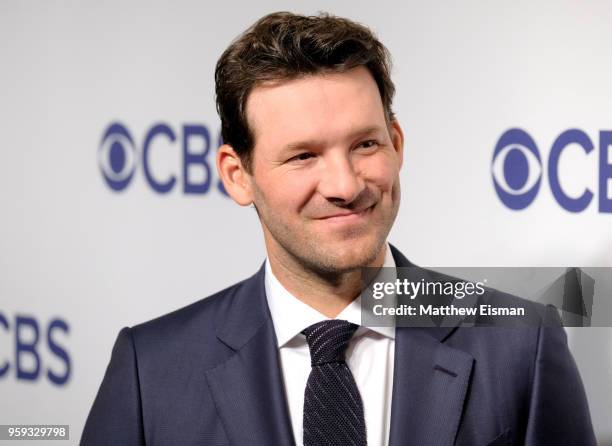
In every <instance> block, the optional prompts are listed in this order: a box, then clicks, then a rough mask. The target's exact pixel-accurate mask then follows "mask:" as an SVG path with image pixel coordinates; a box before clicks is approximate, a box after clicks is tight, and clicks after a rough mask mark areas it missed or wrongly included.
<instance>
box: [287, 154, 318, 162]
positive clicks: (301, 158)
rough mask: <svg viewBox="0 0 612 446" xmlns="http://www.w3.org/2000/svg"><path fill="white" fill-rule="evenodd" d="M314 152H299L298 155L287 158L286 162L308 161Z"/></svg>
mask: <svg viewBox="0 0 612 446" xmlns="http://www.w3.org/2000/svg"><path fill="white" fill-rule="evenodd" d="M314 156H315V155H314V153H311V152H304V153H300V154H299V155H296V156H294V157H292V158H289V159H288V160H287V162H294V161H308V160H309V159H310V158H312V157H314Z"/></svg>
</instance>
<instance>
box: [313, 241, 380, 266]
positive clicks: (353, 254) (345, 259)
mask: <svg viewBox="0 0 612 446" xmlns="http://www.w3.org/2000/svg"><path fill="white" fill-rule="evenodd" d="M381 246H382V245H381V244H380V243H375V242H374V241H371V240H368V241H355V240H346V241H343V242H340V243H332V244H330V245H329V248H328V249H326V250H325V251H326V252H325V253H321V254H322V255H321V256H320V259H321V260H323V259H325V260H323V261H322V262H321V263H322V264H325V265H326V266H327V267H328V268H326V269H330V270H336V271H348V270H351V269H356V268H362V267H365V266H367V265H368V264H370V263H371V262H373V261H374V259H376V256H377V255H378V253H379V252H380V249H381Z"/></svg>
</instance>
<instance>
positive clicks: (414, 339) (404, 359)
mask: <svg viewBox="0 0 612 446" xmlns="http://www.w3.org/2000/svg"><path fill="white" fill-rule="evenodd" d="M392 252H393V256H394V258H395V263H396V265H397V266H398V267H409V266H413V265H412V264H411V263H410V262H409V261H408V260H407V259H406V258H405V257H404V256H403V255H402V254H401V253H400V252H399V251H398V250H397V249H395V248H394V247H392ZM454 330H455V328H454V327H452V326H444V327H431V328H411V327H397V328H396V337H395V363H394V372H393V397H392V402H391V429H390V440H389V445H390V446H400V445H401V446H406V445H415V446H417V445H418V446H426V445H427V446H429V445H432V446H434V445H435V446H451V445H453V444H454V442H455V437H456V435H457V430H458V427H459V423H460V421H461V415H462V412H463V408H464V401H465V398H466V394H467V389H468V384H469V381H470V377H471V372H472V366H473V363H474V358H473V357H472V356H471V355H469V354H468V353H465V352H463V351H461V350H457V349H455V348H452V347H449V346H447V345H445V344H443V343H442V341H444V340H445V339H446V338H447V337H449V336H450V335H451V334H452V333H453V331H454Z"/></svg>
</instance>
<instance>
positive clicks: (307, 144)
mask: <svg viewBox="0 0 612 446" xmlns="http://www.w3.org/2000/svg"><path fill="white" fill-rule="evenodd" d="M381 130H382V128H381V127H380V126H378V125H373V126H369V127H363V128H360V129H357V130H354V131H352V132H351V133H350V134H349V135H348V136H347V139H357V138H361V137H364V136H368V135H371V134H373V133H376V132H379V131H381ZM321 145H322V143H321V141H319V140H316V139H307V140H304V141H296V142H291V143H289V144H287V145H285V146H284V147H283V152H293V151H298V150H304V149H311V148H313V147H317V146H321Z"/></svg>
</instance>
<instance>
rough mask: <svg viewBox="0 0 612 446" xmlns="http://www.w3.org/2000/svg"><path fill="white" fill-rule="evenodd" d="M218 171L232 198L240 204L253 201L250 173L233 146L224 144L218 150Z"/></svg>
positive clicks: (243, 204)
mask: <svg viewBox="0 0 612 446" xmlns="http://www.w3.org/2000/svg"><path fill="white" fill-rule="evenodd" d="M217 172H219V176H220V177H221V181H223V186H224V187H225V190H226V191H227V193H228V194H229V195H230V197H232V199H233V200H234V201H235V202H236V203H238V204H239V205H240V206H248V205H250V204H251V203H252V202H253V192H252V187H251V181H250V175H249V173H248V172H247V171H246V170H245V168H244V166H243V165H242V162H241V161H240V157H239V156H238V154H237V153H236V152H235V151H234V149H233V148H232V146H229V145H227V144H223V145H222V146H221V147H219V150H218V151H217Z"/></svg>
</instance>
